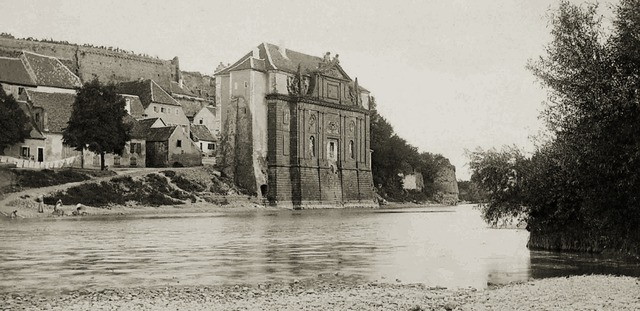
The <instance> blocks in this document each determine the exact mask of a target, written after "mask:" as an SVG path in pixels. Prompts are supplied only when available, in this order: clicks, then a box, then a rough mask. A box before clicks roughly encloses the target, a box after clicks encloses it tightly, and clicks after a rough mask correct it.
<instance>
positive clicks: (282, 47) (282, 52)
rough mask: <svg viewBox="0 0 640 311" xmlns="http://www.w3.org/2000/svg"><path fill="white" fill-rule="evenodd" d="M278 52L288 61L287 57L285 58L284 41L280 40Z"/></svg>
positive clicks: (285, 48) (285, 47)
mask: <svg viewBox="0 0 640 311" xmlns="http://www.w3.org/2000/svg"><path fill="white" fill-rule="evenodd" d="M278 51H279V52H280V54H281V55H282V57H284V58H286V59H289V57H287V46H286V44H285V42H284V40H280V43H279V44H278Z"/></svg>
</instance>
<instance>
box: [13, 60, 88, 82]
mask: <svg viewBox="0 0 640 311" xmlns="http://www.w3.org/2000/svg"><path fill="white" fill-rule="evenodd" d="M20 58H21V59H22V61H23V63H24V64H25V66H26V68H27V70H29V71H30V72H31V73H32V74H33V75H34V76H35V80H36V83H37V84H38V85H39V86H50V87H58V88H65V89H73V88H76V87H80V86H82V82H80V78H79V77H78V76H76V75H75V74H73V72H71V70H69V68H67V67H66V66H65V65H63V64H62V63H61V62H60V61H59V60H58V59H57V58H55V57H51V56H44V55H40V54H35V53H32V52H27V51H23V52H22V55H21V57H20Z"/></svg>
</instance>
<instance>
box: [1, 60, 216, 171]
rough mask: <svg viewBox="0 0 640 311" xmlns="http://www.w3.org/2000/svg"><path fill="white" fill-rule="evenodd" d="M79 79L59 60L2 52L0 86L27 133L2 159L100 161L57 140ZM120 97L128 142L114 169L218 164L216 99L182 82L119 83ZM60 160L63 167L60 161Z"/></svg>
mask: <svg viewBox="0 0 640 311" xmlns="http://www.w3.org/2000/svg"><path fill="white" fill-rule="evenodd" d="M82 82H83V81H81V79H80V78H79V77H78V76H77V75H75V74H74V73H73V72H72V71H71V70H70V69H69V68H67V67H66V66H65V65H64V64H63V63H62V62H61V61H60V60H59V59H57V58H55V57H51V56H46V55H41V54H37V53H33V52H29V51H22V53H21V54H20V56H19V57H15V58H12V57H0V85H1V86H2V88H3V89H4V91H5V92H6V93H7V94H11V95H13V96H14V98H16V100H17V101H18V103H19V105H20V107H21V109H22V110H23V111H24V113H25V114H26V115H27V116H28V117H29V119H30V122H31V123H32V124H31V125H32V130H31V133H30V135H29V137H28V138H27V139H26V140H25V141H24V142H23V143H19V144H16V145H13V146H9V147H7V148H6V149H5V150H3V152H2V155H3V159H4V160H5V161H7V159H9V158H11V159H12V160H13V161H14V162H16V163H18V161H20V165H21V166H25V167H57V166H59V165H62V164H64V165H73V166H79V165H84V166H99V165H100V162H99V156H98V155H96V154H93V153H91V152H84V153H80V152H78V151H76V150H73V149H71V148H69V147H68V146H65V145H64V144H63V143H62V132H63V131H64V129H65V127H66V126H67V121H68V120H69V118H70V116H71V111H72V107H73V102H74V101H75V96H76V88H78V87H80V86H81V85H82ZM116 89H117V92H118V93H119V94H120V95H122V96H123V97H124V98H125V102H126V110H127V112H128V116H127V119H126V120H125V122H128V123H131V124H132V129H133V130H132V139H131V141H130V142H129V145H128V146H127V148H125V152H124V153H123V154H122V155H109V156H108V157H107V158H106V159H105V161H106V164H107V165H109V166H111V167H164V166H173V165H180V166H194V165H200V164H202V161H203V158H204V159H206V160H205V161H207V160H210V161H215V152H216V149H217V147H218V146H217V145H218V140H219V139H218V137H219V135H220V119H219V118H220V114H219V112H218V109H217V107H215V106H214V105H213V102H210V101H207V100H205V99H203V98H201V97H199V96H198V95H196V94H194V93H193V92H190V91H189V90H188V89H187V88H186V87H185V86H184V85H183V84H182V83H180V82H176V83H173V82H172V84H171V85H170V90H165V89H164V88H162V87H161V86H160V85H159V84H158V83H157V82H155V81H154V80H151V79H139V80H136V81H127V82H119V83H117V84H116ZM61 163H62V164H61Z"/></svg>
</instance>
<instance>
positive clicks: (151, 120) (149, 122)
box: [138, 118, 166, 129]
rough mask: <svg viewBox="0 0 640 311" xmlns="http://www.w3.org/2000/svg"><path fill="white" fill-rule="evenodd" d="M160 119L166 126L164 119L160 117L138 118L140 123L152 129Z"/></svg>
mask: <svg viewBox="0 0 640 311" xmlns="http://www.w3.org/2000/svg"><path fill="white" fill-rule="evenodd" d="M158 120H160V122H162V124H163V125H164V126H166V124H165V123H164V121H162V119H160V118H147V119H142V120H138V122H140V125H141V126H143V127H144V128H145V129H150V128H151V127H152V126H153V124H154V123H156V121H158Z"/></svg>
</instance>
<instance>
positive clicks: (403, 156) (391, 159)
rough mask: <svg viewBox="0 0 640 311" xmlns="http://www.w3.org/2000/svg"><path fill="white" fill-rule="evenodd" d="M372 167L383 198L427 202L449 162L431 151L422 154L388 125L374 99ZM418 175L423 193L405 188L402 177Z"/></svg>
mask: <svg viewBox="0 0 640 311" xmlns="http://www.w3.org/2000/svg"><path fill="white" fill-rule="evenodd" d="M371 110H372V111H373V113H372V115H371V149H373V154H372V158H371V167H372V174H373V182H374V185H375V186H376V188H377V189H378V192H379V194H380V195H382V196H383V197H385V198H387V199H390V200H394V201H424V200H426V199H431V198H433V195H434V194H435V192H436V187H435V178H436V176H437V174H438V172H439V171H440V169H441V168H442V167H444V166H450V165H451V164H450V163H449V160H448V159H446V158H445V157H443V156H442V155H434V154H431V153H428V152H423V153H419V152H418V148H416V147H414V146H412V145H410V144H409V143H407V141H406V140H405V139H403V138H401V137H400V136H398V135H397V134H396V133H394V130H393V127H392V126H391V124H389V122H388V121H387V120H386V119H385V118H384V117H383V116H381V115H380V114H378V112H377V110H376V102H375V99H372V100H371ZM414 172H415V173H417V174H421V175H422V179H423V180H424V188H423V189H422V191H420V192H417V191H413V190H411V191H406V190H404V189H403V185H402V177H401V176H400V175H399V174H412V173H414Z"/></svg>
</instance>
